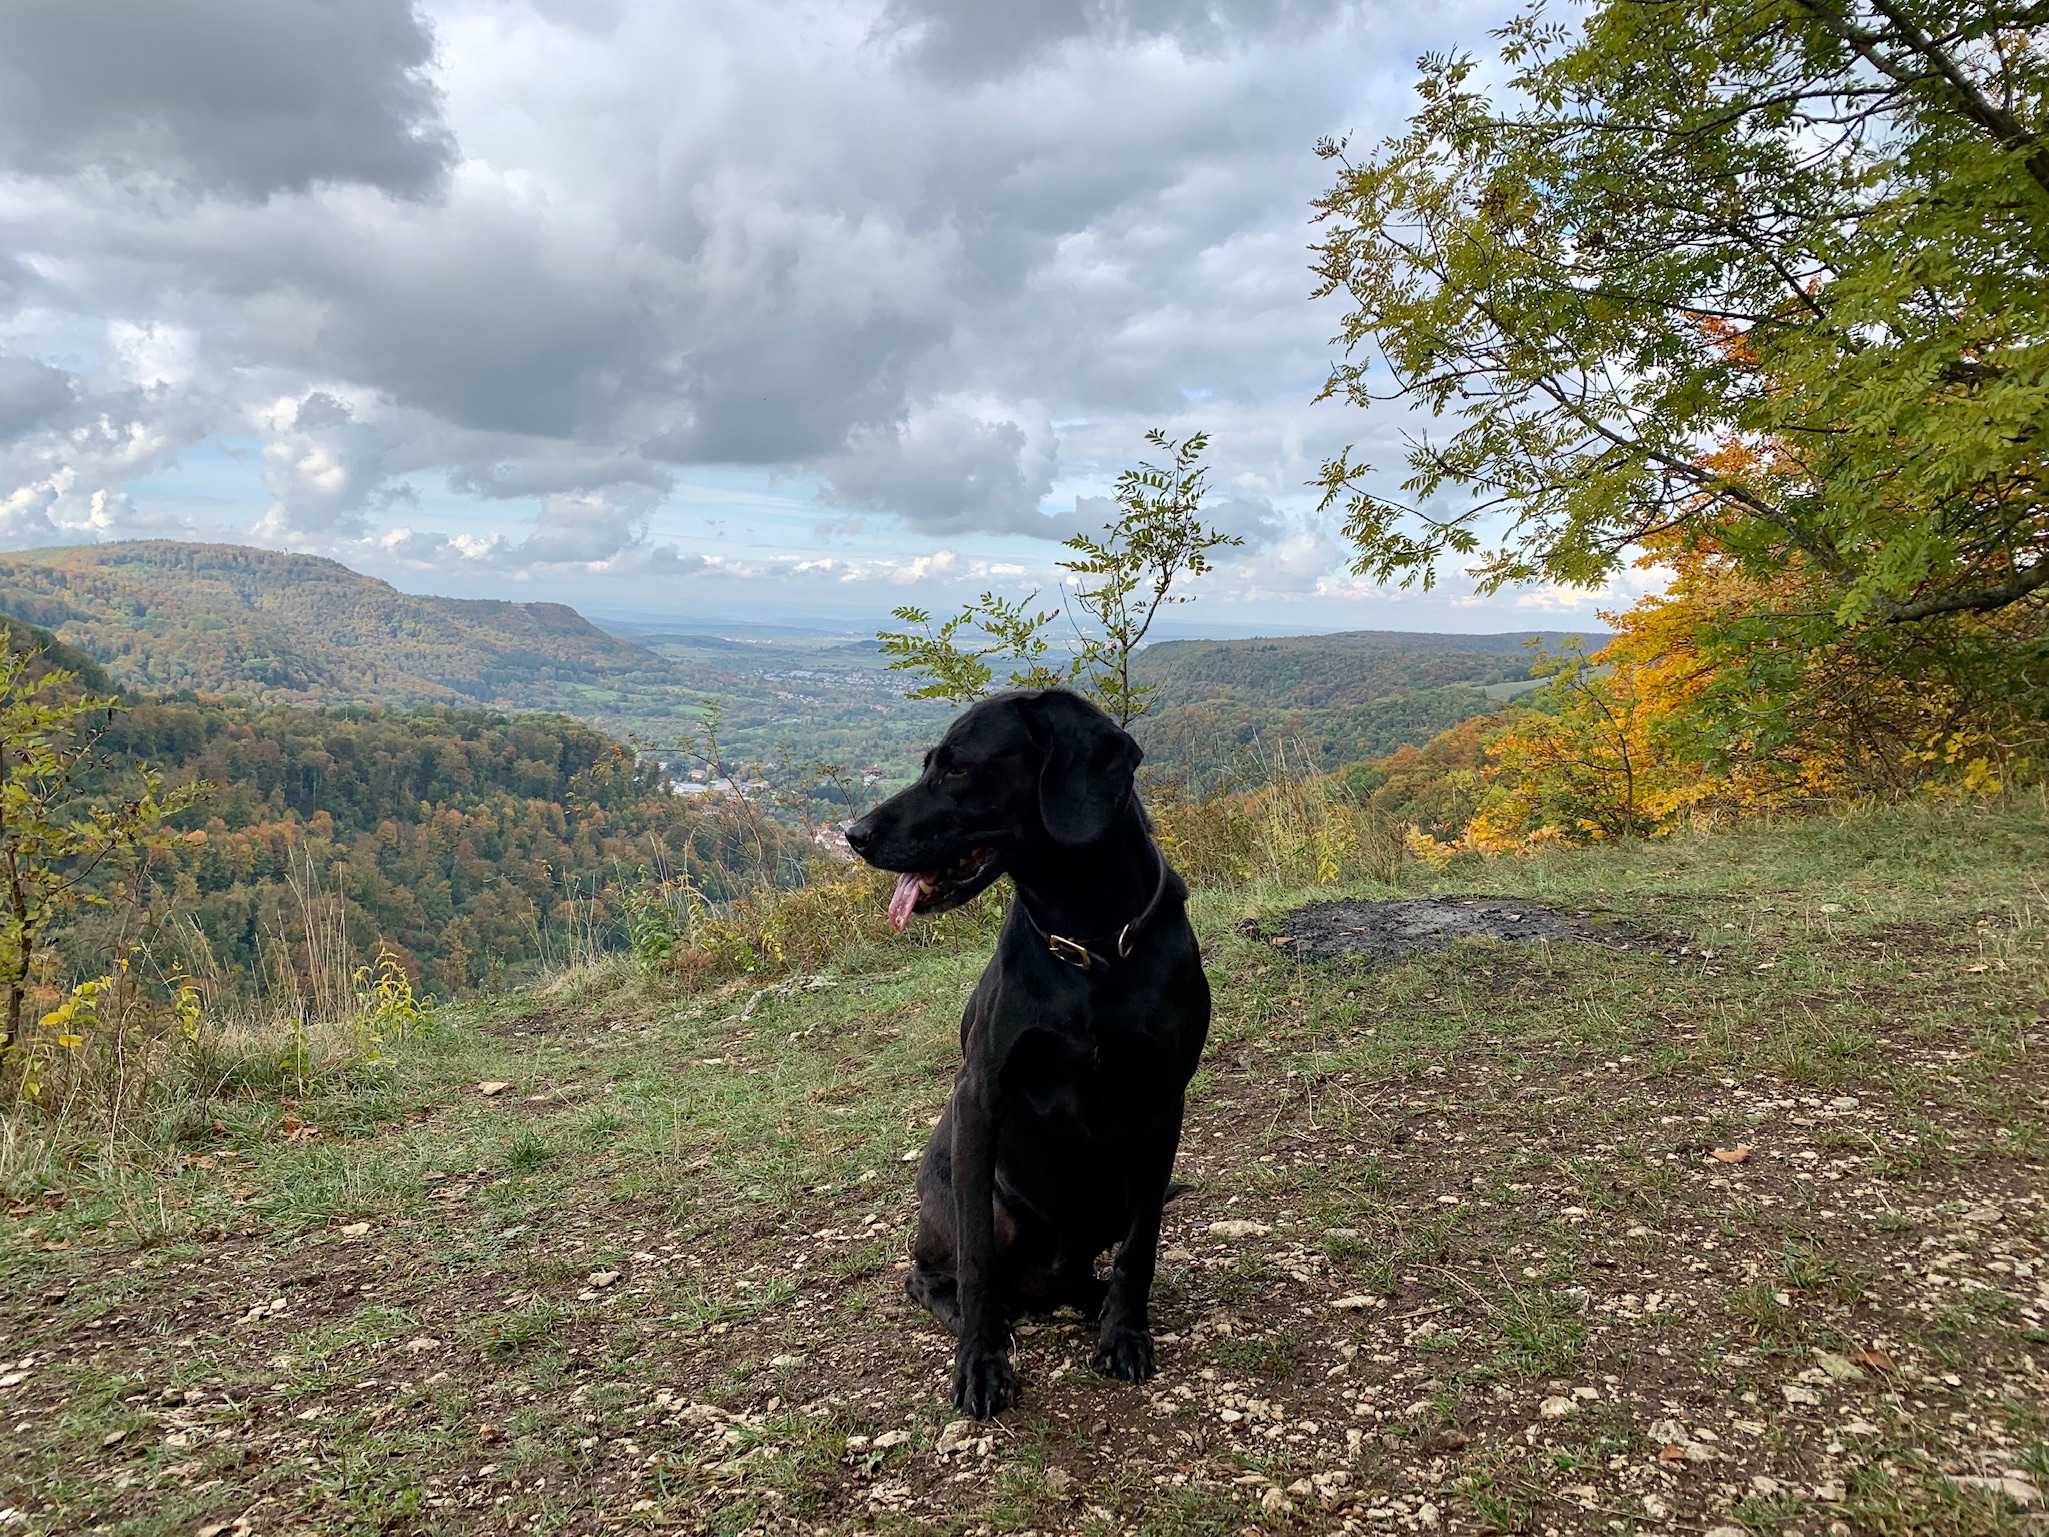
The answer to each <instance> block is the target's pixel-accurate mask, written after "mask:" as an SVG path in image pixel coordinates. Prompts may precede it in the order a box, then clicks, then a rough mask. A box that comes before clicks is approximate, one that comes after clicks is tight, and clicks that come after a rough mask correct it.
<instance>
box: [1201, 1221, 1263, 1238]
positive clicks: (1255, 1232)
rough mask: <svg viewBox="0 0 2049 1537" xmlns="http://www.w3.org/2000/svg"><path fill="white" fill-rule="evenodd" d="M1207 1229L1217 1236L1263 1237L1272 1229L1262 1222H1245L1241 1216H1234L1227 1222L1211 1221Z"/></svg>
mask: <svg viewBox="0 0 2049 1537" xmlns="http://www.w3.org/2000/svg"><path fill="white" fill-rule="evenodd" d="M1209 1230H1210V1232H1212V1233H1214V1234H1215V1235H1216V1236H1217V1237H1219V1238H1264V1237H1266V1235H1267V1234H1268V1233H1271V1232H1272V1231H1273V1229H1272V1228H1270V1227H1268V1226H1267V1225H1266V1224H1265V1223H1264V1222H1247V1221H1246V1220H1245V1219H1244V1218H1242V1217H1234V1218H1232V1219H1231V1220H1229V1221H1227V1222H1212V1223H1211V1224H1210V1225H1209Z"/></svg>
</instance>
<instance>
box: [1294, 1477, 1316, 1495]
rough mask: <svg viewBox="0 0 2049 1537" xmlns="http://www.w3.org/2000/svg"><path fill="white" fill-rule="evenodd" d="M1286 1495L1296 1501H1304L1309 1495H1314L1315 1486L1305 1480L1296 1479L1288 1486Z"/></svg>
mask: <svg viewBox="0 0 2049 1537" xmlns="http://www.w3.org/2000/svg"><path fill="white" fill-rule="evenodd" d="M1288 1493H1289V1494H1290V1495H1292V1496H1293V1497H1294V1498H1296V1499H1298V1500H1306V1499H1308V1498H1309V1496H1310V1495H1312V1494H1314V1493H1316V1485H1314V1484H1312V1483H1311V1482H1309V1480H1308V1479H1306V1478H1298V1479H1296V1480H1295V1481H1294V1482H1293V1483H1292V1484H1290V1485H1288Z"/></svg>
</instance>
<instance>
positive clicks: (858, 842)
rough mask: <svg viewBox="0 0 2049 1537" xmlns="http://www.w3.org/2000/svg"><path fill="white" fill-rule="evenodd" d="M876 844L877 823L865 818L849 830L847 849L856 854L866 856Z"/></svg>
mask: <svg viewBox="0 0 2049 1537" xmlns="http://www.w3.org/2000/svg"><path fill="white" fill-rule="evenodd" d="M874 842H875V822H874V819H873V818H870V817H863V818H861V820H860V821H858V822H856V823H854V824H853V825H852V826H850V827H849V828H848V829H847V847H848V848H850V849H852V850H853V851H854V852H855V853H856V854H863V855H865V854H866V853H867V852H868V850H869V849H870V848H871V847H872V846H873V845H874Z"/></svg>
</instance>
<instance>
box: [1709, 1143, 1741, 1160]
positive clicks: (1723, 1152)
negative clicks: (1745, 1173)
mask: <svg viewBox="0 0 2049 1537" xmlns="http://www.w3.org/2000/svg"><path fill="white" fill-rule="evenodd" d="M1709 1156H1710V1157H1712V1158H1714V1159H1716V1160H1717V1161H1719V1162H1721V1163H1742V1162H1744V1161H1745V1160H1746V1159H1748V1158H1749V1157H1750V1144H1749V1143H1747V1142H1741V1143H1738V1144H1737V1145H1736V1146H1735V1147H1718V1148H1716V1149H1715V1150H1714V1152H1713V1153H1712V1154H1710V1155H1709Z"/></svg>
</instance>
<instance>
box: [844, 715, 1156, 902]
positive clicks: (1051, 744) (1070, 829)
mask: <svg viewBox="0 0 2049 1537" xmlns="http://www.w3.org/2000/svg"><path fill="white" fill-rule="evenodd" d="M1141 756H1143V755H1142V754H1141V752H1140V751H1139V746H1138V743H1136V742H1134V741H1133V740H1132V739H1131V736H1130V733H1128V732H1126V731H1125V730H1124V729H1123V728H1122V727H1120V726H1119V725H1118V724H1117V723H1116V722H1115V721H1113V720H1111V719H1110V717H1109V716H1107V715H1105V714H1104V713H1103V712H1102V711H1101V710H1099V709H1097V708H1096V707H1095V706H1094V705H1092V704H1090V703H1089V702H1088V701H1087V700H1086V699H1083V698H1082V697H1081V696H1080V695H1079V694H1072V693H1069V692H1068V691H1067V690H1066V689H1059V688H1049V689H1021V690H1019V691H1017V692H1015V693H1009V694H998V695H997V696H996V697H995V698H993V699H984V700H982V701H980V702H979V703H977V704H974V705H972V706H970V707H969V708H968V709H966V710H964V711H962V712H961V714H960V716H959V718H957V719H956V720H955V721H954V723H953V724H952V725H951V726H949V727H948V728H947V731H946V735H945V736H943V737H941V738H940V739H939V745H938V746H937V747H934V748H933V749H932V750H931V751H930V752H928V753H926V754H925V769H924V772H923V773H921V774H920V775H919V776H918V778H917V781H916V783H914V784H912V785H910V786H909V787H908V788H906V789H903V790H900V791H898V792H897V793H896V794H895V795H892V796H891V797H890V798H889V799H888V800H886V801H884V802H883V803H882V804H881V805H879V806H877V807H876V808H875V809H874V810H873V811H871V812H869V813H868V814H867V815H866V816H864V817H862V818H861V819H860V821H858V822H856V823H855V824H854V825H853V826H852V827H849V828H848V829H847V842H848V843H849V844H850V845H852V847H853V850H854V852H855V853H857V854H859V855H860V856H861V857H862V858H863V859H865V860H867V861H868V863H870V864H871V865H874V866H876V867H877V868H878V869H883V870H893V871H896V872H898V873H899V874H900V875H901V877H902V878H901V879H900V880H898V882H897V887H896V895H895V896H894V897H893V898H891V900H890V904H889V916H890V921H891V922H892V923H894V924H895V925H896V926H897V927H898V928H902V927H903V926H904V925H905V924H906V923H908V922H909V921H910V917H911V914H912V913H914V912H919V913H939V912H945V911H946V910H947V909H948V908H950V907H958V906H960V905H961V903H963V902H966V901H968V900H969V899H971V898H972V897H974V896H976V895H977V894H978V893H979V892H981V891H982V890H983V888H984V887H986V886H988V885H989V884H990V882H992V881H994V880H995V879H996V877H997V876H999V875H1001V874H1002V873H1003V872H1004V870H1005V869H1006V868H1012V867H1014V866H1015V864H1016V862H1017V861H1018V860H1019V858H1020V857H1021V856H1027V855H1030V854H1034V853H1037V852H1039V851H1040V850H1041V849H1042V848H1044V847H1045V846H1047V845H1052V846H1055V847H1057V848H1061V849H1079V848H1085V847H1087V846H1088V845H1089V844H1091V843H1096V842H1099V841H1101V840H1102V839H1103V838H1104V837H1106V836H1108V834H1109V832H1110V830H1111V828H1112V827H1114V826H1115V825H1116V823H1117V820H1118V818H1119V817H1121V816H1122V815H1123V814H1124V810H1125V808H1126V807H1127V806H1129V805H1130V804H1131V798H1132V789H1133V775H1134V773H1135V771H1136V770H1137V768H1138V760H1139V759H1140V757H1141Z"/></svg>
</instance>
